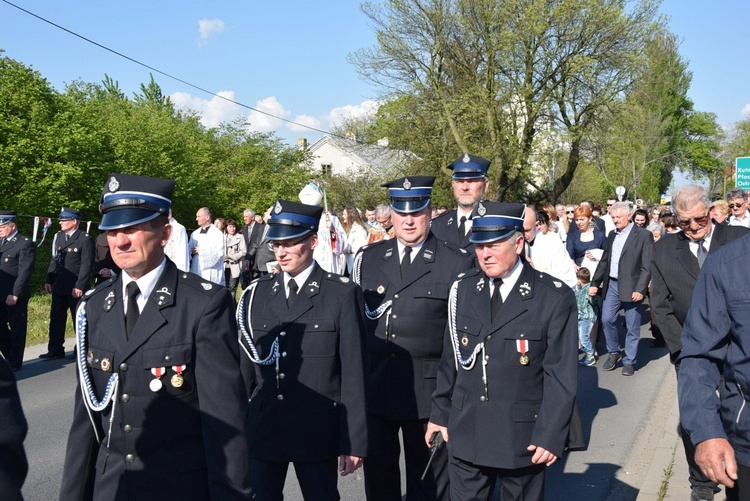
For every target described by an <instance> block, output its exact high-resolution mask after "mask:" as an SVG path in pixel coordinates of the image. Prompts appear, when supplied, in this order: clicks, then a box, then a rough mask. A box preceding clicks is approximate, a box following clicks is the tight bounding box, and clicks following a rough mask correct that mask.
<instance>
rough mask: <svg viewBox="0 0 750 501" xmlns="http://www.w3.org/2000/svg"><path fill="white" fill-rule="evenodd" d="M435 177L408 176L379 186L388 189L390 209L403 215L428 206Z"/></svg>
mask: <svg viewBox="0 0 750 501" xmlns="http://www.w3.org/2000/svg"><path fill="white" fill-rule="evenodd" d="M434 182H435V176H408V177H402V178H401V179H396V180H393V181H390V182H388V183H383V184H381V185H380V186H381V187H383V188H388V196H389V197H390V199H391V209H393V210H395V211H396V212H401V213H403V214H411V213H413V212H419V211H421V210H422V209H424V208H425V207H427V206H428V205H429V204H430V198H431V197H432V185H433V183H434Z"/></svg>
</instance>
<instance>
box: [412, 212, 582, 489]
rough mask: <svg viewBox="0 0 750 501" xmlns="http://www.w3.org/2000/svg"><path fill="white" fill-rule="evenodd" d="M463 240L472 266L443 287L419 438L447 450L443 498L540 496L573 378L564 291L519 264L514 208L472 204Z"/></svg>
mask: <svg viewBox="0 0 750 501" xmlns="http://www.w3.org/2000/svg"><path fill="white" fill-rule="evenodd" d="M477 212H478V214H479V217H477V218H475V219H474V223H473V228H472V236H471V240H472V242H474V244H475V245H476V255H477V260H478V261H479V265H480V267H481V269H474V270H472V271H470V272H468V273H466V274H465V275H463V276H462V277H460V279H459V280H457V281H456V282H455V283H454V284H453V285H452V286H451V292H450V301H449V307H448V311H449V320H448V329H446V333H445V334H446V335H445V336H444V343H445V347H444V349H443V358H442V360H441V362H440V372H439V374H438V382H437V391H436V392H435V394H434V396H433V399H432V400H433V403H432V413H431V415H430V424H429V426H428V427H427V433H426V434H425V440H429V439H430V438H432V435H433V433H435V432H439V433H442V435H443V438H444V440H446V442H447V444H448V451H449V453H450V454H449V456H450V458H449V467H448V470H449V472H450V487H451V499H452V500H453V501H460V500H464V499H466V500H468V499H472V500H473V499H488V495H489V492H490V489H491V486H492V485H493V484H494V482H495V480H496V479H497V478H498V477H500V479H501V485H502V487H501V489H502V492H501V499H502V500H503V501H509V500H521V499H523V500H527V501H528V500H535V499H543V498H544V471H545V469H546V467H547V466H549V465H551V464H552V463H554V462H555V460H556V459H557V458H558V457H560V456H561V455H562V453H563V449H564V447H565V440H566V438H567V436H568V427H569V423H570V418H571V413H572V410H573V401H574V398H575V395H576V388H577V374H578V337H577V320H578V315H577V310H576V302H575V296H574V294H573V291H572V290H571V289H570V287H568V286H567V285H565V284H564V283H563V282H562V281H560V280H558V279H556V278H553V277H552V276H550V275H547V274H546V273H542V272H539V271H535V270H534V269H533V268H532V267H531V266H530V265H529V264H528V263H527V262H525V261H524V260H523V259H521V257H520V255H521V253H522V252H523V246H524V236H523V219H524V217H523V215H524V205H523V204H506V203H498V202H482V203H481V204H480V205H479V207H478V208H477Z"/></svg>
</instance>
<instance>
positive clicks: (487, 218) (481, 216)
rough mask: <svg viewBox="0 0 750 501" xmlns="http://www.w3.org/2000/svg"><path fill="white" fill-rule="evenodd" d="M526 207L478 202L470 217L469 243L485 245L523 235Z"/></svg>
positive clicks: (515, 204) (503, 203)
mask: <svg viewBox="0 0 750 501" xmlns="http://www.w3.org/2000/svg"><path fill="white" fill-rule="evenodd" d="M525 210H526V205H524V204H518V203H506V202H479V205H478V206H477V208H476V209H474V213H473V215H472V219H471V220H472V226H471V232H472V233H471V237H470V240H471V243H473V244H485V243H489V242H495V241H496V240H502V239H504V238H508V237H509V236H511V235H512V234H513V233H514V232H516V231H520V232H521V233H523V214H524V211H525Z"/></svg>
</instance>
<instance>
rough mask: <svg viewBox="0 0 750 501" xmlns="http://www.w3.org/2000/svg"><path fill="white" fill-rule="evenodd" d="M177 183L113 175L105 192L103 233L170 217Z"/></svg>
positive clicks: (126, 175) (103, 198) (102, 207)
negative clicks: (160, 217)
mask: <svg viewBox="0 0 750 501" xmlns="http://www.w3.org/2000/svg"><path fill="white" fill-rule="evenodd" d="M174 186H175V182H174V181H173V180H171V179H160V178H155V177H146V176H133V175H130V174H110V175H109V179H108V180H107V182H106V183H105V185H104V191H103V192H102V204H101V210H102V222H101V224H100V225H99V229H100V230H116V229H119V228H127V227H128V226H133V225H136V224H140V223H145V222H146V221H150V220H152V219H154V218H156V217H158V216H159V215H164V216H168V215H169V209H170V206H171V204H172V193H173V192H174Z"/></svg>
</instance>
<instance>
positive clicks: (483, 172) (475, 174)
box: [431, 153, 491, 253]
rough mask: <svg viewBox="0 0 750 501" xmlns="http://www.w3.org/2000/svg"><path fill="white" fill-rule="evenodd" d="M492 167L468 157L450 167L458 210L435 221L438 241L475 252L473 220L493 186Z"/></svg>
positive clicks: (475, 157)
mask: <svg viewBox="0 0 750 501" xmlns="http://www.w3.org/2000/svg"><path fill="white" fill-rule="evenodd" d="M490 164H491V162H490V161H489V160H486V159H484V158H481V157H477V156H474V155H470V154H468V153H465V154H464V155H462V156H460V157H458V158H457V159H456V160H455V161H454V162H453V163H452V164H450V165H449V166H448V167H447V168H448V169H451V170H453V196H454V197H455V198H456V203H457V204H458V207H457V208H456V209H453V210H450V211H446V212H444V213H442V214H441V215H440V216H438V217H436V218H435V219H433V220H432V227H431V229H432V233H433V234H434V235H435V237H437V239H438V240H443V241H446V242H453V243H454V244H456V245H458V246H459V247H461V248H462V249H466V250H467V251H468V252H469V253H472V252H473V250H474V246H473V245H472V243H471V240H470V237H471V218H472V217H473V216H474V209H476V208H477V205H479V201H480V200H484V194H485V193H486V192H487V188H488V187H489V185H490V180H489V178H488V177H487V171H488V170H489V168H490Z"/></svg>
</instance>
